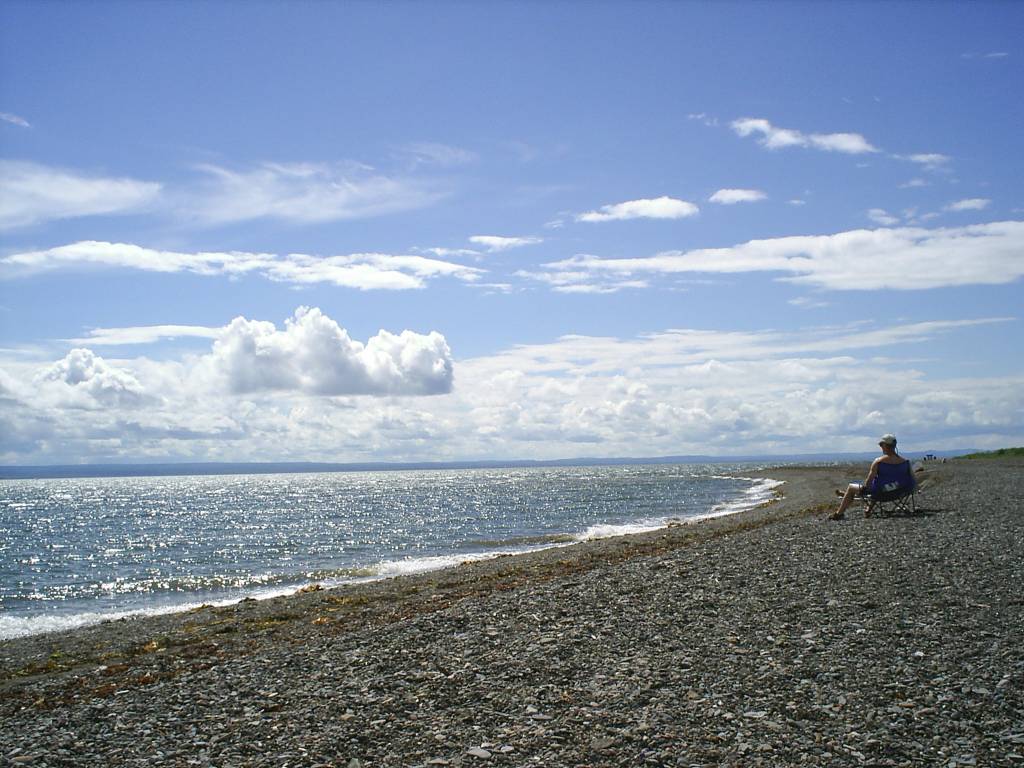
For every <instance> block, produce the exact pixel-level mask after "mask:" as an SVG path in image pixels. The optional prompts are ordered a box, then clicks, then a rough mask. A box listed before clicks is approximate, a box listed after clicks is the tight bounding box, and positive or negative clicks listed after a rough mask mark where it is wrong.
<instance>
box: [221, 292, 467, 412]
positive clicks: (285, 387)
mask: <svg viewBox="0 0 1024 768" xmlns="http://www.w3.org/2000/svg"><path fill="white" fill-rule="evenodd" d="M204 363H205V364H206V365H208V366H209V367H210V368H211V369H212V370H213V371H214V372H215V375H217V376H220V377H223V380H224V381H225V382H226V383H227V386H228V388H229V389H230V390H231V391H232V392H234V393H236V394H248V393H259V392H271V391H292V392H303V393H307V394H314V395H436V394H443V393H445V392H448V391H450V389H451V386H452V370H453V365H452V357H451V351H450V350H449V349H448V344H447V342H446V341H445V338H444V336H442V335H441V334H439V333H437V332H431V333H429V334H427V335H423V334H418V333H413V332H412V331H402V332H401V333H400V334H397V335H396V334H392V333H389V332H388V331H384V330H382V331H380V332H379V333H378V334H377V335H376V336H373V337H372V338H370V339H369V341H367V342H366V343H365V344H363V343H362V342H359V341H356V340H354V339H352V338H350V337H349V335H348V332H347V331H346V330H345V329H344V328H342V327H341V326H339V325H338V323H337V322H335V321H334V320H332V319H331V318H329V317H327V316H326V315H324V314H323V313H322V312H321V311H320V310H319V309H316V308H313V309H309V308H306V307H300V308H299V309H297V310H296V311H295V315H294V316H293V317H291V318H289V319H288V320H287V321H286V322H285V327H284V330H278V329H277V328H276V327H275V326H274V324H273V323H270V322H265V321H259V320H247V319H246V318H244V317H237V318H235V319H234V320H232V321H231V323H230V324H229V325H228V326H227V327H226V328H225V329H224V330H223V331H222V333H221V334H220V336H219V338H218V339H217V341H216V342H214V345H213V351H212V353H211V354H210V355H209V356H208V357H207V358H205V360H204Z"/></svg>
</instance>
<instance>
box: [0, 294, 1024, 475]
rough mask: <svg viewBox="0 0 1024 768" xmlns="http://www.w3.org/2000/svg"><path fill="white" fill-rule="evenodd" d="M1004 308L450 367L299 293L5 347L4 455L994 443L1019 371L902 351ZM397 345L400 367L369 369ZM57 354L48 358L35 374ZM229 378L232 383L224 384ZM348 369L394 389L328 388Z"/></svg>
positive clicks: (401, 456)
mask: <svg viewBox="0 0 1024 768" xmlns="http://www.w3.org/2000/svg"><path fill="white" fill-rule="evenodd" d="M1007 322H1008V321H1005V320H1000V319H998V318H989V319H984V318H983V319H968V320H963V319H939V320H932V321H928V322H916V323H904V324H893V325H879V324H876V323H851V324H847V325H842V326H822V327H817V328H815V327H811V328H804V329H801V330H799V331H792V332H784V331H778V330H762V331H756V330H755V331H730V330H711V329H706V328H705V329H688V328H675V329H666V330H663V331H660V332H657V333H651V334H646V335H642V336H638V337H595V336H583V335H568V336H564V337H562V338H559V339H556V340H553V341H550V342H548V343H540V344H532V345H520V346H514V347H510V348H508V349H505V350H504V351H501V352H499V353H497V354H493V355H488V356H485V357H478V358H473V359H469V360H460V361H459V362H458V377H457V378H456V379H454V380H451V379H448V378H447V377H446V375H445V374H444V368H445V362H444V361H445V360H448V359H450V358H449V357H448V356H447V355H446V354H445V353H444V351H443V350H444V346H443V345H442V344H440V343H439V342H438V339H437V337H436V336H434V335H429V336H419V337H418V338H416V339H415V342H416V343H405V344H402V343H401V339H402V335H398V336H394V335H390V334H389V335H387V336H386V337H384V339H383V343H381V344H380V345H379V346H380V347H381V349H380V350H378V352H380V355H379V357H375V356H373V355H369V354H368V351H369V350H370V348H371V346H378V345H376V344H373V343H372V340H371V342H368V343H367V344H366V345H360V344H359V343H358V342H355V341H353V340H352V339H350V338H348V336H347V334H345V332H344V331H343V330H342V329H340V328H339V327H338V326H337V324H335V323H334V322H333V321H332V320H330V319H329V318H326V317H324V316H323V315H322V314H320V313H316V312H315V311H313V310H307V311H303V310H300V311H299V312H297V313H296V316H295V317H294V318H293V319H292V320H291V321H290V323H288V324H286V326H285V328H284V329H283V330H280V329H277V328H275V327H274V326H273V325H272V324H270V323H265V324H261V323H259V322H258V321H254V320H244V319H239V320H236V321H234V322H233V323H232V324H230V325H229V326H227V327H226V328H224V329H222V330H223V332H224V345H222V346H220V347H218V348H216V349H215V350H214V351H212V352H211V353H209V354H206V355H203V356H199V357H196V356H195V355H193V354H191V353H182V354H183V355H184V356H183V357H182V358H181V359H179V360H174V359H163V360H150V359H147V358H137V359H135V360H120V361H116V362H110V361H104V362H103V364H102V365H100V364H99V363H97V362H96V358H95V356H91V357H90V354H91V353H87V351H85V352H78V353H75V354H74V355H72V356H70V357H71V358H72V359H71V360H66V361H61V363H58V364H55V365H52V366H51V365H45V366H40V365H39V363H38V362H31V361H18V360H12V359H3V358H0V398H2V399H3V408H0V459H2V460H3V461H5V462H9V463H43V462H55V461H74V460H80V459H81V458H82V457H86V456H88V457H90V458H91V459H93V460H94V461H103V460H111V459H121V460H132V459H134V460H139V459H140V458H148V459H152V460H160V459H163V460H168V459H178V460H196V461H203V460H221V461H240V460H247V459H250V460H282V459H292V460H304V459H307V460H330V461H359V460H372V459H378V460H380V459H387V460H424V459H426V460H439V459H456V458H465V457H469V456H471V457H480V458H522V457H533V458H556V457H567V456H579V455H584V454H585V455H592V456H630V455H632V456H636V455H646V456H653V455H667V454H679V453H723V454H728V453H735V452H744V453H759V452H765V453H771V452H774V453H795V452H811V451H828V452H834V451H843V450H868V449H870V448H871V445H872V442H871V441H872V438H874V437H875V436H876V435H877V434H879V433H881V432H884V431H890V430H894V431H896V432H897V433H898V434H899V435H900V438H901V443H903V444H905V445H906V446H907V447H908V448H911V449H912V450H919V449H935V448H943V447H959V446H964V445H980V446H982V447H984V446H992V447H998V446H999V445H1008V444H1017V442H1018V441H1019V440H1020V439H1021V438H1024V424H1022V422H1021V413H1022V412H1024V378H1022V377H1020V376H1005V377H989V378H981V377H975V378H959V377H957V374H956V373H955V371H956V370H957V365H953V366H950V367H947V368H945V369H944V370H947V371H949V375H948V377H946V378H942V377H941V376H939V375H936V374H929V373H926V372H923V371H920V370H915V368H914V363H913V359H914V357H915V348H916V349H919V350H921V352H922V353H923V354H925V355H927V354H928V350H929V349H930V348H933V345H934V343H935V342H937V341H938V340H940V339H941V338H942V337H943V336H945V335H950V334H968V337H967V341H969V339H970V336H969V334H972V333H973V334H976V335H991V334H993V333H995V332H996V331H997V329H998V328H999V327H1000V326H1004V328H1003V330H1002V334H1003V335H1004V336H1008V337H1010V338H1013V330H1014V329H1013V328H1010V327H1006V324H1007ZM375 338H378V337H375ZM396 344H397V346H399V347H401V348H402V352H401V353H398V352H397V351H396V350H395V349H394V347H395V345H396ZM360 348H361V350H362V351H360ZM886 354H888V357H886V356H885V355H886ZM421 356H422V360H420V357H421ZM410 359H411V361H412V362H411V363H410V362H407V361H409V360H410ZM396 360H397V361H401V362H400V363H397V364H396V367H398V368H400V369H401V370H402V371H405V373H406V375H405V376H404V377H401V376H399V377H395V376H394V375H393V374H390V373H385V375H383V376H382V375H380V372H381V371H388V370H390V363H389V361H391V362H394V361H396ZM417 361H420V364H418V363H417ZM62 364H63V365H62ZM435 366H436V368H437V373H435ZM50 370H59V371H60V372H59V373H55V374H54V375H51V376H49V378H47V376H46V372H48V371H50ZM89 370H92V373H91V374H86V373H84V372H85V371H89ZM111 370H114V371H116V372H120V376H119V374H118V373H116V372H115V373H111ZM73 371H74V372H73ZM438 373H439V374H440V375H438ZM410 380H412V381H419V382H420V383H421V385H425V387H426V388H427V389H429V390H430V391H433V389H432V387H435V386H436V387H441V386H443V383H444V382H445V381H446V380H448V381H451V387H450V391H449V392H448V393H447V394H445V395H443V396H441V397H417V396H408V395H402V394H400V392H404V391H410V389H411V390H412V391H422V386H421V387H411V388H410V387H408V385H409V383H410ZM93 381H95V383H92V384H90V382H93ZM396 381H398V382H400V383H401V385H402V386H398V387H395V386H393V385H394V383H395V382H396ZM69 382H71V383H69ZM83 382H84V385H83ZM90 386H92V387H95V388H96V392H97V393H98V397H99V400H98V399H97V397H96V396H94V395H93V393H92V392H90V391H88V388H89V387H90ZM228 387H233V388H234V390H235V392H236V394H234V395H232V396H225V392H224V389H225V388H228ZM359 387H372V388H373V393H375V394H380V393H391V394H390V395H389V396H387V397H355V396H346V395H341V394H339V395H333V396H331V397H324V396H322V394H321V393H327V394H330V393H333V392H339V391H349V390H351V389H354V388H355V389H358V388H359ZM396 389H397V390H398V391H397V392H396ZM118 390H120V391H122V392H135V393H144V394H142V395H141V397H144V398H147V400H146V405H145V407H143V408H140V407H138V404H139V403H140V402H141V401H140V399H139V398H137V397H134V396H132V395H130V394H129V395H126V396H125V397H124V399H123V401H119V396H118V395H116V394H114V393H116V392H117V391H118ZM100 400H103V401H105V405H102V407H101V403H100ZM581 446H583V447H581Z"/></svg>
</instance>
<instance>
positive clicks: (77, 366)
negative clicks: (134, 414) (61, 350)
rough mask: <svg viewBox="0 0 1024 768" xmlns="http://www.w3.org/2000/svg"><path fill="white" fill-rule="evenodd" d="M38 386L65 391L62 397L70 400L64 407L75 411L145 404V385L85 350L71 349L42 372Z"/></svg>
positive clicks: (131, 375) (39, 375) (38, 379)
mask: <svg viewBox="0 0 1024 768" xmlns="http://www.w3.org/2000/svg"><path fill="white" fill-rule="evenodd" d="M36 384H37V385H39V386H41V387H47V386H51V385H56V386H57V387H59V388H60V389H62V390H64V392H63V393H61V394H63V395H65V396H67V401H66V402H65V405H68V406H72V407H74V406H75V405H77V406H78V407H96V406H107V407H120V408H125V407H128V408H132V407H136V406H139V405H141V404H143V402H145V400H146V397H145V394H144V392H143V389H142V385H141V384H140V383H139V381H138V379H136V378H135V376H134V375H133V374H132V373H131V372H130V371H127V370H124V369H122V368H118V367H116V366H113V365H111V364H109V363H108V362H107V361H105V360H104V359H103V358H102V357H99V356H97V355H96V354H95V353H93V352H92V350H89V349H83V348H77V349H72V350H71V351H70V352H68V354H67V355H66V356H65V357H64V359H63V360H59V361H58V362H56V363H54V364H53V365H51V366H50V367H49V368H46V369H45V370H43V371H41V372H40V373H39V374H38V375H37V376H36Z"/></svg>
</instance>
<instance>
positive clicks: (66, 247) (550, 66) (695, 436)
mask: <svg viewBox="0 0 1024 768" xmlns="http://www.w3.org/2000/svg"><path fill="white" fill-rule="evenodd" d="M0 22H2V24H0V26H2V31H0V44H2V45H0V72H2V74H0V238H2V245H0V461H3V462H5V463H54V462H100V461H136V460H138V461H156V460H176V459H182V460H229V461H231V460H331V461H349V460H352V461H357V460H368V459H375V460H380V459H383V460H412V459H439V460H443V459H483V458H499V459H500V458H553V457H571V456H650V455H668V454H682V453H710V454H720V455H728V454H739V453H794V452H803V451H807V452H810V451H845V450H870V449H871V447H872V446H873V444H874V442H875V439H876V437H877V435H878V434H881V433H883V432H888V431H893V432H896V433H897V435H899V436H900V438H901V445H904V446H906V447H907V448H910V449H912V450H932V449H943V448H953V447H960V446H978V447H999V446H1005V445H1009V444H1020V443H1022V442H1024V395H1022V392H1024V386H1022V384H1024V370H1022V363H1021V360H1022V358H1024V356H1022V355H1021V352H1022V344H1021V335H1022V334H1021V317H1020V310H1021V306H1022V302H1021V297H1022V288H1021V286H1022V283H1021V278H1022V276H1024V189H1022V184H1021V181H1020V179H1021V178H1022V176H1024V174H1022V170H1024V169H1022V168H1021V165H1022V159H1021V157H1022V153H1021V151H1020V149H1021V147H1020V142H1021V139H1020V137H1021V135H1022V126H1024V103H1022V100H1021V99H1020V97H1019V94H1020V92H1021V86H1022V84H1024V76H1022V75H1024V70H1022V66H1024V51H1022V50H1021V47H1020V39H1021V35H1020V32H1021V30H1022V29H1024V7H1021V6H1020V5H1019V4H1014V3H993V4H986V3H942V4H940V3H931V4H922V3H906V4H898V3H886V4H880V3H829V4H820V3H715V4H711V3H706V4H705V3H674V4H670V3H596V2H587V3H583V2H580V3H503V4H498V3H480V4H470V3H418V4H413V3H390V4H385V3H334V4H331V3H269V2H268V3H228V2H221V3H208V4H193V3H180V4H171V3H142V4H132V3H102V2H97V3H88V4H70V3H18V2H9V3H6V4H4V6H3V8H2V10H0Z"/></svg>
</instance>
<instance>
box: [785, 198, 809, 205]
mask: <svg viewBox="0 0 1024 768" xmlns="http://www.w3.org/2000/svg"><path fill="white" fill-rule="evenodd" d="M786 202H787V203H788V204H789V205H795V206H797V207H799V206H801V205H807V201H806V200H801V199H800V198H798V197H795V198H793V199H792V200H787V201H786Z"/></svg>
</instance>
